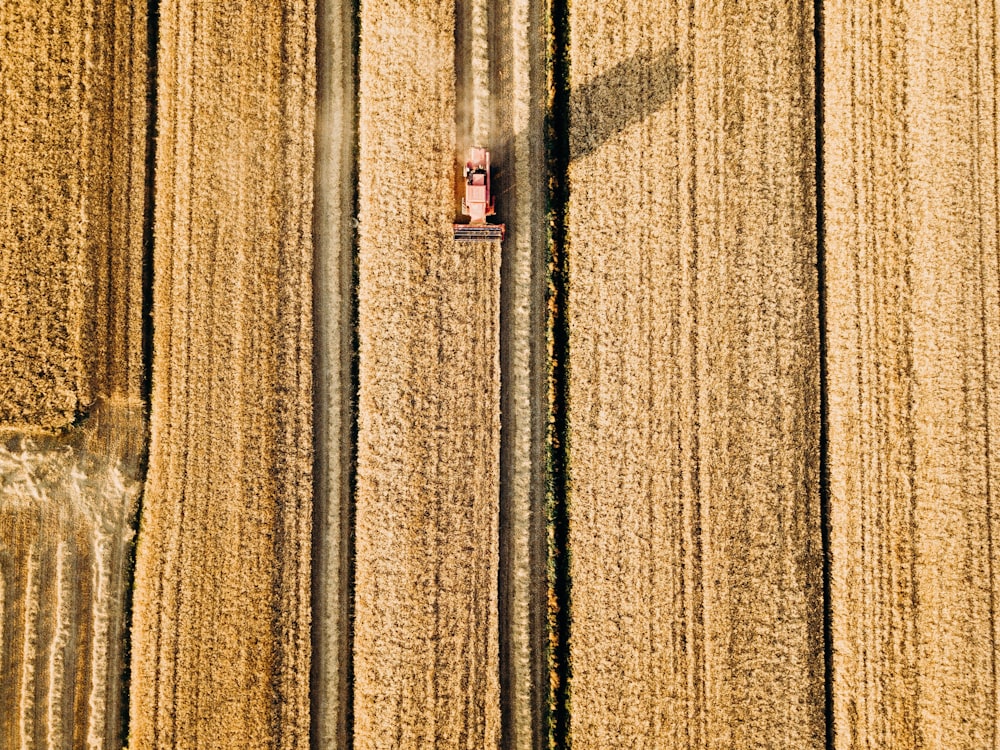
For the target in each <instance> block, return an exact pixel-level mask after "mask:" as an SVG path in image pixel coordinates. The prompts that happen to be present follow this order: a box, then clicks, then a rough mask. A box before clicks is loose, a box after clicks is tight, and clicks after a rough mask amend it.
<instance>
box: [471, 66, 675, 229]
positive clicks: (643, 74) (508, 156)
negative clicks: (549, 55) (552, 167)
mask: <svg viewBox="0 0 1000 750" xmlns="http://www.w3.org/2000/svg"><path fill="white" fill-rule="evenodd" d="M684 72H685V71H684V69H682V68H681V66H680V65H679V63H678V60H677V49H676V47H669V48H666V49H662V50H659V51H657V52H651V53H648V54H640V55H636V56H635V57H631V58H629V59H627V60H624V61H622V62H621V63H619V64H618V65H615V66H614V67H613V68H610V69H609V70H607V71H605V72H604V73H601V74H599V75H597V76H595V77H594V79H593V80H591V81H589V82H588V83H585V84H583V85H581V86H577V87H575V88H574V87H570V90H569V106H568V112H566V113H565V114H566V115H569V114H570V113H572V117H573V122H572V123H568V122H555V121H554V122H552V123H551V124H550V126H551V128H552V129H560V128H565V129H566V130H568V131H569V154H568V161H569V162H573V161H575V160H577V159H582V158H583V157H585V156H587V155H589V154H591V153H592V152H594V151H596V150H597V149H598V148H600V147H601V146H602V145H604V144H605V143H607V142H608V141H609V140H611V139H612V138H614V137H615V136H617V135H618V134H619V133H621V132H622V131H624V130H626V129H628V128H629V127H631V126H633V125H635V124H636V123H639V122H642V121H643V120H644V119H646V118H647V117H649V116H650V115H652V114H655V113H656V112H659V111H660V110H662V109H663V108H664V107H665V106H667V105H668V104H669V103H670V102H671V101H672V100H673V99H674V95H675V94H676V93H677V87H678V85H679V83H680V81H681V77H682V75H683V74H684ZM492 78H493V79H494V81H496V82H498V83H500V84H501V89H502V88H503V83H502V82H501V81H498V80H497V79H499V78H502V73H500V72H498V71H494V73H493V75H492ZM537 105H539V108H540V109H544V105H545V103H544V102H538V103H537ZM535 106H536V103H535V102H533V103H532V109H533V110H535ZM535 111H537V110H535ZM558 114H559V113H556V115H557V116H558ZM501 120H502V118H500V117H497V116H494V126H495V128H494V132H501V133H502V132H505V131H506V132H509V128H505V127H504V123H503V122H502V121H501ZM582 123H585V125H583V124H582ZM529 130H530V131H531V132H524V133H518V134H516V135H511V136H508V137H507V138H503V139H501V140H499V141H498V142H497V143H495V144H493V148H492V154H493V177H492V180H493V186H494V191H493V192H494V193H495V194H496V196H497V214H496V219H495V221H497V222H500V223H507V224H509V223H510V221H511V219H512V218H513V217H512V216H511V215H510V213H509V211H510V207H511V206H512V205H513V200H514V192H515V191H516V186H515V184H514V175H513V164H514V151H515V146H516V144H517V143H518V142H519V141H522V139H525V140H526V141H527V142H528V143H531V142H532V141H533V138H534V137H535V133H536V132H537V126H536V127H535V128H531V126H529ZM546 138H547V140H548V141H549V148H553V147H554V148H558V147H559V143H558V141H559V139H558V138H556V137H554V134H553V133H551V132H550V133H547V134H546ZM529 148H530V147H529ZM565 156H566V155H564V158H565ZM462 158H463V159H464V155H463V156H462ZM459 171H460V170H459ZM528 189H530V187H528ZM456 192H457V194H461V187H459V188H458V190H457V191H456Z"/></svg>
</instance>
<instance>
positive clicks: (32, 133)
mask: <svg viewBox="0 0 1000 750" xmlns="http://www.w3.org/2000/svg"><path fill="white" fill-rule="evenodd" d="M0 30H2V31H3V35H4V39H5V43H4V53H3V55H2V59H0V80H2V81H3V82H4V91H5V93H4V106H3V110H2V112H0V160H2V163H3V165H4V168H3V173H2V174H0V204H2V205H4V206H8V207H9V210H6V211H5V212H4V214H3V217H2V218H0V295H2V297H3V300H4V306H3V313H2V325H0V330H2V333H0V427H3V428H8V427H12V428H18V429H27V430H32V429H39V428H45V429H51V428H58V427H65V426H67V425H68V424H69V423H70V422H72V420H73V419H74V418H75V416H76V414H77V413H78V412H86V411H88V410H89V409H90V408H91V407H92V405H93V403H94V402H95V400H96V399H98V398H101V397H104V398H107V397H109V396H114V397H120V398H126V399H137V398H138V395H139V394H138V390H139V383H140V382H141V377H142V373H141V369H142V346H141V328H142V323H141V310H142V303H141V284H142V218H143V203H144V201H143V186H144V182H145V180H144V173H145V158H144V157H145V143H146V137H145V136H146V49H145V47H146V6H145V3H144V2H141V0H134V1H131V0H116V1H115V2H103V3H102V2H95V1H94V0H88V1H87V2H82V3H78V4H73V5H66V6H60V5H59V4H53V3H34V2H20V1H16V2H6V3H4V4H3V7H2V8H0ZM136 40H137V41H136Z"/></svg>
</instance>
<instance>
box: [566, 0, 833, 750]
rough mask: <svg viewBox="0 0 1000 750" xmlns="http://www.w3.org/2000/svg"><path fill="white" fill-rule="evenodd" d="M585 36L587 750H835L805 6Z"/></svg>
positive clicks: (582, 540)
mask: <svg viewBox="0 0 1000 750" xmlns="http://www.w3.org/2000/svg"><path fill="white" fill-rule="evenodd" d="M569 18H570V39H571V43H572V48H571V51H570V61H571V70H570V84H571V87H570V108H571V111H570V126H571V130H570V154H569V155H570V159H571V163H570V167H569V177H570V191H571V192H570V197H569V207H568V217H567V222H568V252H569V255H568V262H569V274H570V283H569V356H570V376H569V421H570V424H569V434H570V445H569V475H570V498H569V552H570V559H571V565H570V577H571V583H572V588H571V612H570V615H571V623H570V640H569V645H570V650H571V652H570V666H571V680H570V710H571V715H570V731H571V740H572V743H573V747H574V748H575V750H584V749H586V748H608V747H663V748H731V747H732V748H758V747H781V748H788V749H789V750H791V749H793V748H794V749H795V750H799V749H803V748H812V749H814V750H819V748H822V747H823V745H824V718H823V701H824V696H823V655H822V650H823V645H822V632H823V620H822V585H821V569H822V568H821V566H822V562H821V560H822V558H821V551H820V547H821V545H820V515H819V486H818V485H819V430H818V418H819V351H818V323H817V321H818V316H817V304H818V301H817V280H816V270H815V258H816V237H815V212H814V205H815V203H814V201H815V197H814V182H813V170H814V164H813V158H814V148H813V143H814V138H813V131H814V120H813V116H812V115H813V86H812V81H813V43H812V31H813V27H812V7H811V6H808V7H807V6H805V5H803V4H802V3H793V2H787V1H786V0H767V1H766V2H758V3H752V4H749V5H746V6H739V7H737V6H734V5H731V4H730V5H726V6H725V8H723V7H722V6H721V5H717V4H713V5H708V6H706V5H704V4H695V5H694V6H692V5H690V4H689V3H687V2H671V3H667V4H658V5H654V4H652V3H649V2H639V3H635V4H633V5H629V6H628V7H625V8H623V7H622V6H617V5H616V6H614V7H612V6H609V5H608V4H607V3H604V2H600V1H598V0H574V2H572V3H571V4H570V16H569Z"/></svg>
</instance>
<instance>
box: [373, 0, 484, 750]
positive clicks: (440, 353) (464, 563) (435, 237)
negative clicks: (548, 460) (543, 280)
mask: <svg viewBox="0 0 1000 750" xmlns="http://www.w3.org/2000/svg"><path fill="white" fill-rule="evenodd" d="M454 14H455V4H454V3H453V2H447V1H446V0H420V2H418V3H409V4H405V5H401V4H399V3H396V2H392V1H390V0H376V1H375V2H371V3H366V4H365V5H364V6H363V7H362V19H361V29H362V32H361V33H362V37H361V58H360V75H361V88H360V90H361V94H360V165H359V169H360V184H359V198H360V221H361V227H360V241H359V263H360V281H359V306H360V310H359V312H360V331H359V333H360V362H359V365H360V375H359V388H360V394H359V412H358V419H359V434H358V479H357V531H356V534H357V562H356V600H355V607H356V614H355V640H354V676H355V681H354V730H355V733H354V747H355V748H358V749H359V750H360V749H361V748H376V747H378V748H383V747H384V748H389V747H392V748H419V747H427V746H431V745H440V746H443V747H444V746H447V747H460V746H468V747H476V748H496V747H497V746H498V742H499V729H500V711H499V664H498V625H497V565H498V562H497V556H498V548H497V525H498V507H497V503H498V498H499V477H498V462H499V366H498V309H499V304H498V295H499V259H500V254H499V253H500V247H499V243H488V242H477V243H456V242H454V241H453V240H452V228H451V221H452V218H453V216H454V215H455V212H456V208H457V206H456V205H454V203H453V200H452V196H453V195H454V192H455V191H454V187H455V186H454V185H453V183H452V180H453V178H454V174H455V165H456V159H457V154H456V148H455V146H456V143H455V67H454V65H455V43H454V40H455V36H454V18H455V16H454ZM387 190H388V191H389V192H390V193H391V195H392V198H391V200H386V195H387Z"/></svg>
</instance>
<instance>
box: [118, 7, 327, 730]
mask: <svg viewBox="0 0 1000 750" xmlns="http://www.w3.org/2000/svg"><path fill="white" fill-rule="evenodd" d="M159 21H160V26H159V30H160V43H159V61H158V67H159V75H158V83H157V95H158V98H157V104H158V112H157V121H158V124H159V126H158V142H157V164H156V217H155V238H156V244H155V251H154V266H155V267H154V289H153V295H154V297H153V309H154V324H155V325H154V340H153V347H154V355H153V393H152V443H151V449H150V459H149V474H148V479H147V484H146V494H145V497H144V501H143V513H142V521H141V526H140V531H139V540H138V559H137V569H136V584H135V600H134V619H133V626H132V632H133V661H132V691H131V728H130V737H129V740H130V745H131V747H133V748H147V747H157V748H166V747H178V746H183V747H198V748H236V747H241V748H242V747H253V748H306V747H308V744H309V642H310V621H309V616H310V615H309V597H310V580H309V566H310V530H311V523H310V519H311V498H312V419H311V417H312V401H311V390H312V380H311V357H312V326H311V280H310V276H311V272H312V239H311V222H312V190H313V125H314V92H315V88H316V81H315V66H314V49H315V36H314V34H315V19H314V16H313V13H312V11H311V10H310V6H309V5H308V4H306V3H304V2H299V1H298V0H281V1H278V0H275V1H274V2H269V3H266V4H261V3H245V4H242V3H237V4H232V3H227V4H220V3H215V2H210V1H209V0H175V1H173V2H165V3H163V4H162V5H161V7H160V16H159Z"/></svg>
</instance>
